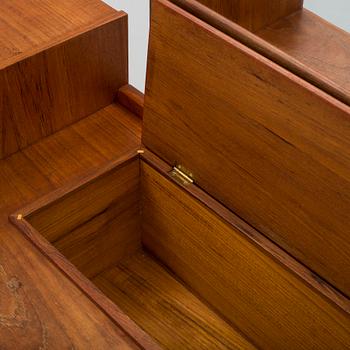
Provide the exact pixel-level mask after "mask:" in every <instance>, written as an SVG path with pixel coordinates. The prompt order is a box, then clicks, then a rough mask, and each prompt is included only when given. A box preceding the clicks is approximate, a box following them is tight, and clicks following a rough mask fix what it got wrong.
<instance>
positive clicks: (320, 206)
mask: <svg viewBox="0 0 350 350" xmlns="http://www.w3.org/2000/svg"><path fill="white" fill-rule="evenodd" d="M143 142H144V144H145V145H146V147H147V148H149V149H150V150H151V151H153V152H154V153H156V154H157V155H159V156H160V157H162V158H163V159H164V160H166V161H167V162H168V163H169V164H171V165H176V164H181V165H183V166H184V167H185V168H186V169H188V170H189V171H190V172H191V173H193V178H194V181H195V183H196V184H197V185H198V186H200V187H201V188H203V189H204V190H205V191H207V192H208V193H210V194H211V195H212V196H213V197H215V198H216V199H217V200H219V201H220V202H221V203H224V204H225V205H226V206H227V207H229V208H230V209H231V210H233V211H234V212H236V213H237V214H238V215H239V216H240V217H242V218H243V219H244V220H246V221H247V222H248V223H249V224H251V225H252V226H254V227H255V228H257V229H259V230H260V231H261V232H262V233H264V234H265V235H267V236H268V237H270V238H271V239H273V240H274V241H275V242H277V243H278V244H280V245H281V246H282V247H283V248H285V249H286V250H287V251H289V252H290V253H292V254H293V255H294V256H296V257H297V258H298V259H300V260H301V261H302V262H303V263H305V264H306V265H307V266H309V267H310V268H311V269H313V270H314V271H316V272H317V273H318V274H320V275H321V276H322V277H324V278H325V279H326V280H328V281H329V282H331V283H333V284H334V285H335V286H336V287H337V288H339V289H340V290H341V291H342V292H343V293H345V294H347V295H350V284H349V283H350V271H349V269H348V266H350V257H349V255H348V253H347V252H349V251H350V242H349V239H348V231H349V219H350V217H349V212H350V210H349V209H350V108H349V107H347V106H345V105H343V104H341V103H340V102H338V101H337V100H335V99H334V98H332V97H330V96H329V95H326V94H325V93H323V92H322V91H320V90H318V89H316V88H315V87H313V86H311V85H310V84H308V83H306V82H305V81H303V80H302V79H300V78H298V77H296V76H295V75H293V74H291V73H289V72H288V71H286V70H284V69H282V68H281V67H280V66H278V65H277V64H275V63H273V62H271V61H269V60H267V59H266V58H264V57H263V56H261V55H259V54H257V53H256V52H254V51H252V50H250V49H249V48H247V47H245V46H244V45H242V44H240V43H239V42H237V41H235V40H234V39H232V38H230V37H228V36H226V35H225V34H223V33H221V32H219V31H218V30H216V29H214V28H213V27H211V26H210V25H207V24H205V23H203V22H202V21H200V20H199V19H197V18H195V17H194V16H192V15H190V14H188V13H187V12H185V11H183V10H181V9H180V8H178V7H176V6H175V5H173V4H171V3H170V2H168V1H166V0H157V1H154V2H153V15H152V29H151V39H150V51H149V71H148V80H147V87H146V98H145V111H144V130H143ZM320 252H322V254H320ZM330 262H332V263H330Z"/></svg>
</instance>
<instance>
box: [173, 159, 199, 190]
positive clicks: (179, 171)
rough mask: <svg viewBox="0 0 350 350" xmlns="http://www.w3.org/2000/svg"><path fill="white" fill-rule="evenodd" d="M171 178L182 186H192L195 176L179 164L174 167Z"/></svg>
mask: <svg viewBox="0 0 350 350" xmlns="http://www.w3.org/2000/svg"><path fill="white" fill-rule="evenodd" d="M170 176H171V177H172V178H173V179H174V180H175V181H177V182H179V183H180V184H181V185H184V186H186V185H192V184H193V182H194V180H193V174H192V173H191V172H189V171H188V170H187V169H186V168H185V167H184V166H182V165H181V164H178V165H176V166H174V167H173V170H171V172H170Z"/></svg>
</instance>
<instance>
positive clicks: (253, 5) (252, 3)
mask: <svg viewBox="0 0 350 350" xmlns="http://www.w3.org/2000/svg"><path fill="white" fill-rule="evenodd" d="M197 1H199V2H200V3H202V4H204V5H206V6H208V7H210V8H211V9H213V10H214V11H216V12H218V13H220V14H221V15H223V16H225V17H227V18H229V19H231V20H232V21H234V22H236V23H238V24H239V25H241V26H243V27H245V28H247V29H249V30H251V31H254V32H255V31H257V30H259V29H261V28H263V27H265V26H266V25H269V24H271V23H273V22H275V21H276V20H278V19H279V18H282V17H285V16H288V15H289V14H291V13H293V12H295V11H297V10H300V9H301V8H302V6H303V0H197ZM174 2H175V3H176V0H174Z"/></svg>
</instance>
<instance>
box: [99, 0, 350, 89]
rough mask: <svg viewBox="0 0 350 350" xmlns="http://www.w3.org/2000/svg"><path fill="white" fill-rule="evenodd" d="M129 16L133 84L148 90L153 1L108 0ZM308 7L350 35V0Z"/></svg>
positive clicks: (314, 0) (311, 0)
mask: <svg viewBox="0 0 350 350" xmlns="http://www.w3.org/2000/svg"><path fill="white" fill-rule="evenodd" d="M104 2H106V3H107V4H108V5H110V6H113V7H114V8H116V9H119V10H124V11H125V12H127V13H128V14H129V81H130V84H131V85H133V86H135V87H136V88H138V89H139V90H141V91H144V86H145V75H146V61H147V46H148V31H149V0H104ZM304 7H305V8H307V9H309V10H311V11H313V12H315V13H317V14H318V15H319V16H321V17H323V18H325V19H327V20H328V21H330V22H332V23H334V24H336V25H337V26H338V27H341V28H343V29H345V30H347V31H348V32H350V0H333V1H330V0H305V1H304Z"/></svg>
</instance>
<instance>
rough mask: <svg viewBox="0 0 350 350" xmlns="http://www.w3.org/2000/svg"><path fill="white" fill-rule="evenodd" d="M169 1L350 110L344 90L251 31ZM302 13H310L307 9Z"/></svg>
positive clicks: (192, 0) (190, 0)
mask: <svg viewBox="0 0 350 350" xmlns="http://www.w3.org/2000/svg"><path fill="white" fill-rule="evenodd" d="M170 1H171V2H172V3H173V4H175V5H177V6H178V7H180V8H182V9H183V10H185V11H187V12H189V13H190V14H192V15H194V16H195V17H197V18H199V19H200V20H202V21H204V22H206V23H207V24H209V25H211V26H212V27H214V28H216V29H218V30H220V31H221V32H223V33H224V34H226V35H228V36H230V37H231V38H233V39H235V40H237V41H239V42H240V43H242V44H244V45H246V46H247V47H249V48H250V49H252V50H254V51H256V52H258V53H259V54H261V55H263V56H265V57H266V58H268V59H270V60H271V61H273V62H275V63H277V64H278V65H280V66H282V67H283V68H285V69H287V70H289V71H290V72H292V73H293V74H295V75H297V76H299V77H300V78H302V79H304V80H306V81H307V82H309V83H311V84H312V85H315V86H316V87H318V88H319V89H321V90H323V91H324V92H326V93H327V94H329V95H331V96H333V97H335V98H336V99H337V100H339V101H341V102H343V103H345V104H346V105H348V106H350V95H349V94H348V93H347V92H346V90H345V89H342V88H341V87H339V86H338V85H337V84H334V82H333V81H331V80H330V79H328V78H325V77H323V76H321V75H320V74H319V73H317V72H316V71H314V70H313V69H311V68H310V67H308V66H307V65H305V64H303V63H301V62H300V61H298V60H297V59H295V58H293V57H292V56H290V55H288V54H287V53H285V52H284V51H282V50H280V49H278V48H277V47H275V46H274V45H271V44H269V43H268V42H267V41H265V40H263V39H261V38H259V37H258V36H257V35H255V34H253V33H252V32H250V31H249V30H247V29H245V28H243V27H241V26H240V25H238V24H236V23H234V22H233V21H231V20H229V19H227V18H226V17H224V16H222V15H220V14H218V13H217V12H215V11H214V10H211V9H210V8H208V7H206V6H205V5H203V4H201V3H199V2H198V1H196V0H170ZM303 11H307V10H305V9H304V10H303ZM349 37H350V35H349Z"/></svg>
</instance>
